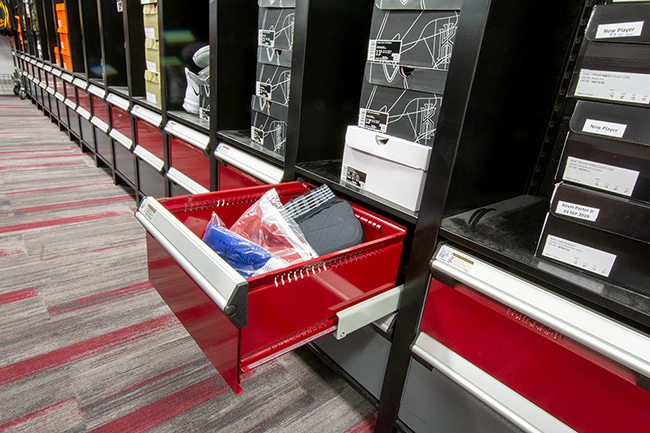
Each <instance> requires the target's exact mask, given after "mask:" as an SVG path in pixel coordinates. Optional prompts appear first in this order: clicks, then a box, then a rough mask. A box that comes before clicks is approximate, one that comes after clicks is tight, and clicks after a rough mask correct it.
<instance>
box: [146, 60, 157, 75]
mask: <svg viewBox="0 0 650 433" xmlns="http://www.w3.org/2000/svg"><path fill="white" fill-rule="evenodd" d="M147 70H148V71H151V72H155V73H158V68H157V67H156V62H149V61H147Z"/></svg>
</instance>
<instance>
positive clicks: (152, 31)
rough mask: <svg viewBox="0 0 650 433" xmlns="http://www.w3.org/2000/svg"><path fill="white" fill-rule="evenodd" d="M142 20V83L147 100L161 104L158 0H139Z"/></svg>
mask: <svg viewBox="0 0 650 433" xmlns="http://www.w3.org/2000/svg"><path fill="white" fill-rule="evenodd" d="M140 3H141V4H142V5H143V6H142V18H143V21H144V38H145V39H144V46H145V48H144V50H145V64H146V69H145V71H144V85H145V94H146V99H147V101H148V102H150V103H152V104H153V105H155V106H156V107H158V108H161V106H162V87H161V83H160V34H159V33H160V32H159V28H158V0H140Z"/></svg>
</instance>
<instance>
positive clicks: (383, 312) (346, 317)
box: [334, 285, 404, 340]
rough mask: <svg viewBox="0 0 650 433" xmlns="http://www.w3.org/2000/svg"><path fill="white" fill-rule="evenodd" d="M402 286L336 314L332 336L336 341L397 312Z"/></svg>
mask: <svg viewBox="0 0 650 433" xmlns="http://www.w3.org/2000/svg"><path fill="white" fill-rule="evenodd" d="M403 290H404V286H403V285H400V286H397V287H394V288H392V289H390V290H388V291H386V292H383V293H381V294H379V295H377V296H374V297H372V298H370V299H367V300H365V301H363V302H360V303H358V304H357V305H354V306H352V307H349V308H346V309H345V310H342V311H339V312H338V313H336V316H337V317H338V319H339V320H338V326H337V327H336V333H335V334H334V335H335V337H336V339H337V340H340V339H342V338H343V337H345V336H346V335H348V334H349V333H351V332H354V331H356V330H357V329H360V328H363V327H364V326H366V325H368V324H370V323H372V322H374V321H376V320H378V319H381V318H382V317H385V316H387V315H389V314H391V313H394V312H395V311H397V308H398V306H399V300H400V297H401V294H402V291H403Z"/></svg>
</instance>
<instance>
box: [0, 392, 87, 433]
mask: <svg viewBox="0 0 650 433" xmlns="http://www.w3.org/2000/svg"><path fill="white" fill-rule="evenodd" d="M71 403H72V404H75V405H76V399H75V398H74V397H72V398H69V399H67V400H63V401H60V402H57V403H54V404H51V405H49V406H45V407H44V408H41V409H39V410H37V411H34V412H32V413H28V414H26V415H23V416H21V417H19V418H16V419H13V420H11V421H8V422H6V423H4V424H0V432H1V431H11V430H13V429H14V428H15V427H18V426H19V425H20V424H27V423H29V422H30V421H33V420H34V419H37V418H40V417H43V416H47V415H48V414H50V413H52V412H56V411H57V410H59V409H61V408H63V407H65V406H67V405H69V404H71Z"/></svg>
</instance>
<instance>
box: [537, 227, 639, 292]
mask: <svg viewBox="0 0 650 433" xmlns="http://www.w3.org/2000/svg"><path fill="white" fill-rule="evenodd" d="M536 255H537V256H538V257H540V258H543V259H547V260H550V261H553V262H556V263H560V264H562V265H566V266H568V267H570V268H573V269H576V270H580V271H582V272H585V273H586V274H588V275H591V276H594V277H596V278H599V279H602V280H604V281H607V282H610V283H613V284H615V285H619V286H622V287H625V288H627V289H629V290H632V291H636V292H640V293H643V294H645V295H650V277H648V257H650V244H648V243H647V242H641V241H637V240H633V239H631V238H628V237H624V236H618V235H615V234H612V233H609V232H606V231H604V230H599V229H596V228H593V227H589V226H587V225H584V224H576V223H574V222H571V221H568V220H565V219H561V218H556V217H555V216H553V215H552V214H548V215H547V217H546V221H545V223H544V228H543V230H542V234H541V236H540V239H539V243H538V246H537V250H536Z"/></svg>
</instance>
